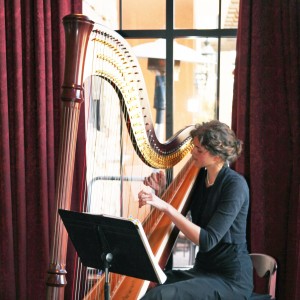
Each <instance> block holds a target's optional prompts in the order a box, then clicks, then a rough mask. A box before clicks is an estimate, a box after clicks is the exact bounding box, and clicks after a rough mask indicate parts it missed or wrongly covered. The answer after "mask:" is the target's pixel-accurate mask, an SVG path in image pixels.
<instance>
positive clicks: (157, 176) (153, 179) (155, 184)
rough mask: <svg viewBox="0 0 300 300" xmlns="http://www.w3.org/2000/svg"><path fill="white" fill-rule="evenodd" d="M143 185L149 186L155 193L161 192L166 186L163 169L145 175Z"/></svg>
mask: <svg viewBox="0 0 300 300" xmlns="http://www.w3.org/2000/svg"><path fill="white" fill-rule="evenodd" d="M144 185H146V186H149V187H151V188H152V189H154V190H155V192H156V194H161V193H162V192H163V191H164V190H165V188H166V176H165V173H164V172H163V171H159V172H158V173H152V174H151V175H150V176H148V177H145V179H144Z"/></svg>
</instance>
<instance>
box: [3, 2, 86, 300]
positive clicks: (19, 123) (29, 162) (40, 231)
mask: <svg viewBox="0 0 300 300" xmlns="http://www.w3.org/2000/svg"><path fill="white" fill-rule="evenodd" d="M81 2H82V1H79V0H73V1H72V0H67V1H59V0H47V1H41V0H36V1H29V0H27V1H17V0H14V1H4V0H1V1H0V7H1V8H2V9H1V10H0V85H1V94H0V96H1V97H0V105H1V110H0V156H1V160H0V205H1V209H0V236H1V241H0V272H1V274H2V275H1V280H0V298H1V299H3V300H6V299H8V300H12V299H45V295H46V284H45V281H46V272H47V269H48V263H49V249H50V243H51V237H52V232H51V231H52V226H51V225H52V224H51V215H52V214H53V210H54V196H55V166H56V160H57V153H58V146H59V145H58V144H59V119H60V116H59V111H60V89H61V83H62V76H63V66H64V31H63V28H62V17H63V16H65V15H66V14H69V13H71V12H74V13H80V12H81V5H82V4H81Z"/></svg>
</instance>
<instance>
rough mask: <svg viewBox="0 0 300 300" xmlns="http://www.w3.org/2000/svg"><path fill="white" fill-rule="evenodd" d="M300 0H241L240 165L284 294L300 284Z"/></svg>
mask: <svg viewBox="0 0 300 300" xmlns="http://www.w3.org/2000/svg"><path fill="white" fill-rule="evenodd" d="M299 21H300V4H299V1H296V0H287V1H281V0H275V1H273V0H272V1H245V0H241V2H240V16H239V26H238V37H237V61H236V71H235V86H234V101H233V116H232V124H233V125H232V126H233V128H234V130H235V131H236V133H237V135H238V136H239V138H241V139H242V140H243V141H244V154H243V156H242V157H241V159H240V160H239V161H238V162H237V163H236V165H235V168H236V170H237V171H239V172H241V173H242V174H244V175H245V177H246V178H247V180H248V182H249V185H250V195H251V207H250V215H249V242H250V251H251V252H262V253H267V254H270V255H272V256H274V257H275V258H276V259H277V261H278V264H279V270H278V280H277V287H278V289H277V295H278V299H282V300H284V299H299V298H300V288H299V286H297V282H299V278H300V260H299V258H300V244H299V241H300V222H299V217H298V216H299V214H300V193H299V174H300V169H299V166H300V163H299V153H300V146H299V145H300V139H299V128H300V126H299V125H300V124H299V116H300V108H299V103H300V93H299V82H300V67H299V66H300V51H299V42H300V24H299Z"/></svg>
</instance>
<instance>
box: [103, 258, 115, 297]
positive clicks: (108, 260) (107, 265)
mask: <svg viewBox="0 0 300 300" xmlns="http://www.w3.org/2000/svg"><path fill="white" fill-rule="evenodd" d="M103 256H105V257H103V261H104V265H105V284H104V299H105V300H110V286H109V268H110V266H111V265H110V263H111V262H112V260H113V255H112V254H111V253H107V254H106V255H105V254H104V255H103Z"/></svg>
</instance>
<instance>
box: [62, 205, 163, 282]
mask: <svg viewBox="0 0 300 300" xmlns="http://www.w3.org/2000/svg"><path fill="white" fill-rule="evenodd" d="M58 212H59V215H60V216H61V218H62V221H63V223H64V225H65V227H66V230H67V232H68V234H69V237H70V239H71V241H72V243H73V245H74V247H75V249H76V251H77V253H78V256H79V257H80V260H81V262H82V264H83V265H84V266H86V267H91V268H95V269H99V270H104V269H105V267H106V262H105V257H106V256H107V254H109V255H112V261H111V263H110V266H109V270H110V272H113V273H118V274H121V275H126V276H131V277H135V278H140V279H143V280H148V281H153V282H158V283H164V282H165V280H166V278H167V277H166V275H165V273H164V272H163V271H162V269H161V268H160V266H159V265H158V263H157V261H156V259H155V257H154V255H153V253H152V250H151V247H150V245H149V242H148V239H147V237H146V235H145V232H144V230H143V227H142V225H141V223H140V222H139V221H138V220H132V219H126V218H121V217H115V216H109V215H103V214H101V215H94V214H90V213H79V212H75V211H69V210H63V209H59V210H58Z"/></svg>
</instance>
